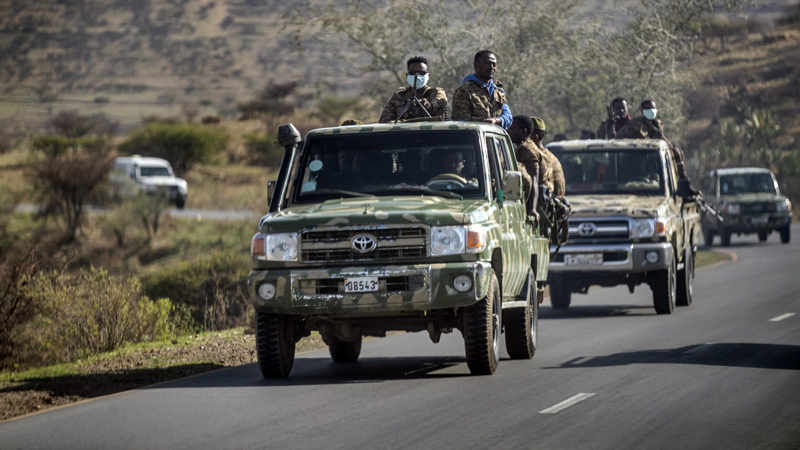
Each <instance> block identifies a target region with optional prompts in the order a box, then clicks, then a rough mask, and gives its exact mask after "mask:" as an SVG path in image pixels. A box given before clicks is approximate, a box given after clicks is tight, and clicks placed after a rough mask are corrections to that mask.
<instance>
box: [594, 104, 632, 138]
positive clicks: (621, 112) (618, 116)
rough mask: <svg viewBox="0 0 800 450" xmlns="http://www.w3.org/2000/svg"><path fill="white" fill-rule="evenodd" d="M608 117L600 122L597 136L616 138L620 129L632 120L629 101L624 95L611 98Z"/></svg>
mask: <svg viewBox="0 0 800 450" xmlns="http://www.w3.org/2000/svg"><path fill="white" fill-rule="evenodd" d="M608 116H609V117H608V119H606V120H604V121H603V123H601V124H600V128H598V129H597V137H598V138H599V139H614V138H616V137H618V136H617V133H618V132H619V130H621V129H622V127H624V126H625V124H626V123H628V122H630V120H631V116H630V114H628V102H626V101H625V99H624V98H622V97H617V98H615V99H614V100H611V106H610V107H609V113H608Z"/></svg>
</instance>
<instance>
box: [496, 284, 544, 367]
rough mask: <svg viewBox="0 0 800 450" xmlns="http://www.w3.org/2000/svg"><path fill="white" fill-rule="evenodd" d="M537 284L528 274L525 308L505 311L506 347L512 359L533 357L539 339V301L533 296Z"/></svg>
mask: <svg viewBox="0 0 800 450" xmlns="http://www.w3.org/2000/svg"><path fill="white" fill-rule="evenodd" d="M534 289H536V285H535V283H534V280H533V276H532V275H530V274H529V275H528V288H527V290H528V295H527V296H526V298H525V307H524V308H512V309H508V310H506V311H505V317H504V319H505V320H504V321H505V324H506V349H507V350H508V356H510V357H511V359H531V358H533V355H534V354H535V353H536V345H537V342H538V340H539V302H538V301H537V300H536V298H535V297H534V296H533V290H534Z"/></svg>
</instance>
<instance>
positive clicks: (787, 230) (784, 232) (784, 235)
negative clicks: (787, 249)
mask: <svg viewBox="0 0 800 450" xmlns="http://www.w3.org/2000/svg"><path fill="white" fill-rule="evenodd" d="M778 231H779V232H780V233H781V243H782V244H788V243H789V241H791V240H792V229H791V226H790V225H786V226H785V227H783V228H781V229H780V230H778Z"/></svg>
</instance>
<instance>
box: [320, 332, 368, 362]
mask: <svg viewBox="0 0 800 450" xmlns="http://www.w3.org/2000/svg"><path fill="white" fill-rule="evenodd" d="M361 339H362V338H361V336H359V337H358V338H357V339H355V340H353V341H350V342H348V341H343V340H341V339H339V338H337V337H336V336H334V337H332V338H331V343H330V345H328V351H329V352H330V354H331V359H332V360H333V362H335V363H352V362H356V361H358V357H359V355H361Z"/></svg>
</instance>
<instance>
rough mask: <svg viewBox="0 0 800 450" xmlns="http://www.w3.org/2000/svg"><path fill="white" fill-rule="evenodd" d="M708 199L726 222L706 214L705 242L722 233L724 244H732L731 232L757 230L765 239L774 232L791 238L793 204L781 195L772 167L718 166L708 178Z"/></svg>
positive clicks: (761, 239)
mask: <svg viewBox="0 0 800 450" xmlns="http://www.w3.org/2000/svg"><path fill="white" fill-rule="evenodd" d="M705 181H706V182H705V190H706V192H705V194H706V200H707V201H708V202H709V203H711V204H712V206H713V207H714V208H715V209H716V210H717V211H718V212H719V213H720V214H721V215H722V217H723V219H724V220H723V221H722V222H720V221H718V220H715V219H714V218H713V217H708V216H707V215H706V214H704V215H703V219H702V222H703V237H704V240H705V242H706V245H709V246H711V245H713V244H714V237H715V236H719V238H720V241H722V245H725V246H727V245H730V244H731V235H733V234H734V233H735V234H737V235H742V234H751V233H757V234H758V240H759V241H761V242H764V241H766V240H767V238H768V237H769V235H770V234H771V233H772V232H773V231H777V232H778V233H779V234H780V236H781V242H783V243H784V244H788V243H789V241H790V240H791V225H792V203H791V202H790V201H789V199H788V198H786V196H785V195H781V191H780V188H778V182H777V180H776V179H775V175H774V174H773V173H772V171H770V170H769V169H763V168H758V167H742V168H736V169H716V170H712V171H710V172H708V176H707V177H706V180H705Z"/></svg>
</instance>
